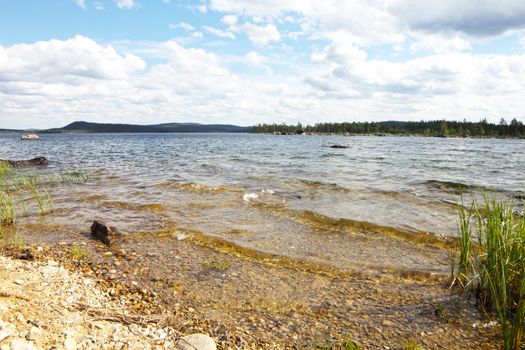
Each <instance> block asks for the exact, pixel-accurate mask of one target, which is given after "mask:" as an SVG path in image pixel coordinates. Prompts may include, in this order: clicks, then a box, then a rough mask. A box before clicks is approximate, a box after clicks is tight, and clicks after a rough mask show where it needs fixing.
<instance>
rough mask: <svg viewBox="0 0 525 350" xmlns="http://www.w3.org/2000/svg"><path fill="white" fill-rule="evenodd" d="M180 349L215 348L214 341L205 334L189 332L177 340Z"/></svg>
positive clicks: (213, 349)
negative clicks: (189, 333)
mask: <svg viewBox="0 0 525 350" xmlns="http://www.w3.org/2000/svg"><path fill="white" fill-rule="evenodd" d="M177 346H178V347H179V348H180V350H217V345H216V344H215V341H214V340H213V339H212V338H210V337H209V336H207V335H206V334H199V333H197V334H191V335H187V336H185V337H183V338H182V339H180V340H179V341H178V342H177Z"/></svg>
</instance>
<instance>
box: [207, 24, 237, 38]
mask: <svg viewBox="0 0 525 350" xmlns="http://www.w3.org/2000/svg"><path fill="white" fill-rule="evenodd" d="M202 28H203V29H204V30H205V31H207V32H208V33H210V34H213V35H215V36H218V37H219V38H228V39H235V34H233V33H232V32H228V31H225V30H222V29H218V28H214V27H209V26H203V27H202Z"/></svg>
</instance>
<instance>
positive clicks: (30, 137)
mask: <svg viewBox="0 0 525 350" xmlns="http://www.w3.org/2000/svg"><path fill="white" fill-rule="evenodd" d="M21 138H22V140H29V141H33V140H40V137H38V135H36V134H27V135H22V137H21Z"/></svg>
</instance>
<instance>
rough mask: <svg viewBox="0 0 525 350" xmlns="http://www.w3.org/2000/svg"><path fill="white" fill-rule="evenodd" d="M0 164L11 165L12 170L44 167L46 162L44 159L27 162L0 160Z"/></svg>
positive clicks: (37, 158)
mask: <svg viewBox="0 0 525 350" xmlns="http://www.w3.org/2000/svg"><path fill="white" fill-rule="evenodd" d="M0 162H5V163H8V164H9V165H11V166H12V167H14V168H20V167H26V166H37V165H46V164H47V163H48V160H47V158H46V157H36V158H33V159H28V160H9V159H0Z"/></svg>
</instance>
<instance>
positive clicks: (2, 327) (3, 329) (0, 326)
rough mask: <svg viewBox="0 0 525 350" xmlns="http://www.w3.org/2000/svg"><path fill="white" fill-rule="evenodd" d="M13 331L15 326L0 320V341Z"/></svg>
mask: <svg viewBox="0 0 525 350" xmlns="http://www.w3.org/2000/svg"><path fill="white" fill-rule="evenodd" d="M14 333H15V326H13V325H12V324H10V323H3V322H1V321H0V341H2V340H4V339H5V338H7V337H10V336H12V335H13V334H14Z"/></svg>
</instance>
